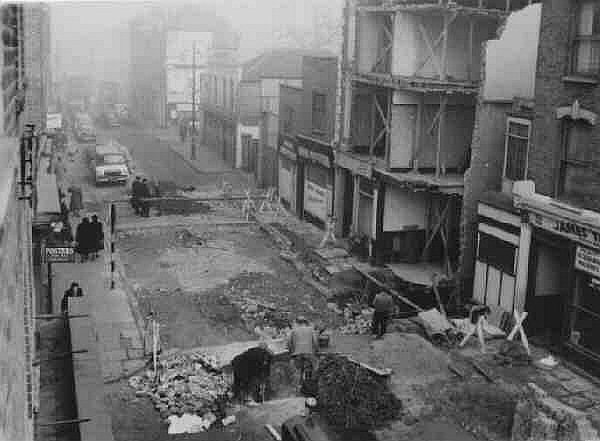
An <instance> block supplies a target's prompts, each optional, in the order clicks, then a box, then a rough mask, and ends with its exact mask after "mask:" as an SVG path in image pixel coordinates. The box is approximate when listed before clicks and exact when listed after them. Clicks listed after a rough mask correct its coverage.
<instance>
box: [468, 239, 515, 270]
mask: <svg viewBox="0 0 600 441" xmlns="http://www.w3.org/2000/svg"><path fill="white" fill-rule="evenodd" d="M516 252H517V249H516V247H515V246H514V245H512V244H510V243H508V242H505V241H503V240H502V239H498V238H497V237H494V236H492V235H491V234H487V233H483V232H481V231H480V232H479V243H478V245H477V260H479V261H480V262H482V263H486V264H488V265H491V266H493V267H494V268H496V269H498V270H500V271H502V272H503V273H506V274H511V275H514V274H515V273H516V271H515V257H516Z"/></svg>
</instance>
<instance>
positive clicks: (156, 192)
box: [148, 178, 162, 216]
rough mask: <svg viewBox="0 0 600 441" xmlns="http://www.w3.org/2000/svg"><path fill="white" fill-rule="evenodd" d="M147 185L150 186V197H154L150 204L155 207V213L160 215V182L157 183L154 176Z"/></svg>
mask: <svg viewBox="0 0 600 441" xmlns="http://www.w3.org/2000/svg"><path fill="white" fill-rule="evenodd" d="M148 187H149V188H150V197H152V198H153V199H156V200H155V201H153V202H152V204H151V205H152V206H153V207H154V208H156V215H157V216H161V215H162V200H160V198H161V197H162V192H161V190H160V183H159V181H158V179H156V178H154V179H152V180H151V181H149V182H148Z"/></svg>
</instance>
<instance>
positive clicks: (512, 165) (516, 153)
mask: <svg viewBox="0 0 600 441" xmlns="http://www.w3.org/2000/svg"><path fill="white" fill-rule="evenodd" d="M530 135H531V121H529V120H527V119H523V118H508V119H507V121H506V140H505V143H506V146H505V151H504V173H503V176H504V177H505V178H506V179H510V180H511V181H522V180H523V179H525V178H526V177H527V153H528V150H529V137H530Z"/></svg>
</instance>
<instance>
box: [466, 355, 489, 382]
mask: <svg viewBox="0 0 600 441" xmlns="http://www.w3.org/2000/svg"><path fill="white" fill-rule="evenodd" d="M469 363H471V366H473V368H475V370H476V371H477V372H479V373H480V374H481V375H482V376H483V377H484V378H485V379H486V380H487V381H489V382H490V383H493V382H494V378H493V377H492V376H491V375H490V374H489V373H488V372H487V371H486V370H485V369H484V368H483V367H482V366H481V365H480V364H479V363H477V362H476V361H475V360H469Z"/></svg>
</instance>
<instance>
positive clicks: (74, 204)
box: [67, 185, 83, 217]
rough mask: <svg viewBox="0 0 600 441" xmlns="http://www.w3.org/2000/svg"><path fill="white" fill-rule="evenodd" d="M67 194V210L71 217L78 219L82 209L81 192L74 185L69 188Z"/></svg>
mask: <svg viewBox="0 0 600 441" xmlns="http://www.w3.org/2000/svg"><path fill="white" fill-rule="evenodd" d="M67 192H68V193H69V195H70V196H71V200H70V202H69V210H70V211H71V213H72V214H73V216H75V217H79V211H80V210H82V209H83V192H82V191H81V188H80V187H77V186H76V185H72V186H70V187H69V189H68V190H67Z"/></svg>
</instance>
